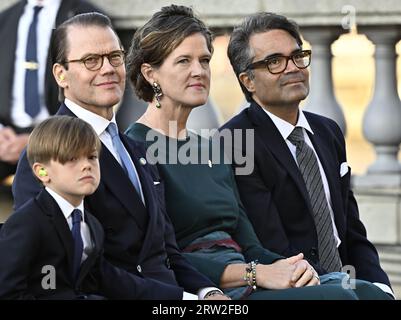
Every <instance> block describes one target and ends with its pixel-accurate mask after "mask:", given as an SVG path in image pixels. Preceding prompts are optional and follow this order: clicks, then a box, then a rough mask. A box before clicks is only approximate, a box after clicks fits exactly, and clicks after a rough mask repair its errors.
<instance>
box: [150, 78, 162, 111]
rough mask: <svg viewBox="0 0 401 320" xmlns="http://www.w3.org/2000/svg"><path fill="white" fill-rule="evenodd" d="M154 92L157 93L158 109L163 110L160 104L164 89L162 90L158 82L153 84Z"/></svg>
mask: <svg viewBox="0 0 401 320" xmlns="http://www.w3.org/2000/svg"><path fill="white" fill-rule="evenodd" d="M152 88H153V92H154V93H155V98H156V108H161V106H162V105H161V104H160V98H161V97H162V96H163V92H162V88H160V85H159V84H158V83H157V82H153V86H152Z"/></svg>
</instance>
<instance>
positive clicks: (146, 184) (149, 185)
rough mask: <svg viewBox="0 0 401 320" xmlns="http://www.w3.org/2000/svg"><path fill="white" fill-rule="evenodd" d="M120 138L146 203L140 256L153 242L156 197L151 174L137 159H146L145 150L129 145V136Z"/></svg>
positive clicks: (130, 143) (155, 220)
mask: <svg viewBox="0 0 401 320" xmlns="http://www.w3.org/2000/svg"><path fill="white" fill-rule="evenodd" d="M120 138H121V140H122V142H123V144H124V145H125V148H126V149H127V150H128V153H129V154H130V157H131V159H132V161H133V162H134V165H135V168H136V171H137V172H138V176H139V180H140V181H141V185H142V192H143V196H144V198H145V203H146V209H147V210H146V211H147V214H148V220H147V221H148V224H147V230H146V232H145V238H144V241H143V246H142V249H141V256H142V253H143V252H147V250H148V246H149V245H150V244H151V243H152V242H153V241H152V240H151V237H152V236H153V230H155V224H156V222H157V219H156V213H157V212H158V211H157V199H156V198H155V193H154V184H153V180H152V176H151V175H150V174H147V173H146V171H147V170H148V169H147V168H148V167H147V166H148V164H142V163H141V162H140V161H139V159H141V158H143V159H146V151H145V149H143V152H144V153H141V152H140V150H139V149H138V148H133V147H131V145H132V142H130V141H129V138H128V137H126V136H125V135H122V134H120Z"/></svg>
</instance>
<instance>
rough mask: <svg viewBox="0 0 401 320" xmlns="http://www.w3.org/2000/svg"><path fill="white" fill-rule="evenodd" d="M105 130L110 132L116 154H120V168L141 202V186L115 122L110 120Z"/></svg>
mask: <svg viewBox="0 0 401 320" xmlns="http://www.w3.org/2000/svg"><path fill="white" fill-rule="evenodd" d="M107 132H108V133H109V134H110V136H111V138H112V140H113V146H114V149H115V150H116V151H117V153H118V155H119V156H120V159H121V166H122V168H123V169H124V171H125V173H126V174H127V175H128V177H129V179H130V180H131V182H132V184H133V185H134V187H135V189H136V191H137V192H138V195H139V197H140V198H141V199H142V202H143V196H142V192H141V186H140V184H139V181H138V177H137V175H136V169H135V166H134V165H133V163H132V162H131V160H130V158H129V155H128V153H127V151H126V150H125V148H124V145H123V143H122V141H121V139H120V135H119V134H118V130H117V126H116V124H115V123H113V122H110V124H109V126H108V127H107Z"/></svg>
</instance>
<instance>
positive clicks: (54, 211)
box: [37, 190, 74, 275]
mask: <svg viewBox="0 0 401 320" xmlns="http://www.w3.org/2000/svg"><path fill="white" fill-rule="evenodd" d="M37 200H38V203H39V205H40V206H41V207H42V210H43V212H44V213H45V214H46V215H47V216H48V217H49V219H50V221H51V223H52V224H53V225H54V228H55V229H56V231H57V233H58V234H59V236H60V240H61V242H62V243H63V246H64V249H65V251H66V253H67V260H68V267H69V270H70V274H71V275H72V264H73V254H74V241H73V239H72V234H71V230H70V228H69V226H68V223H67V220H66V219H65V217H64V215H63V213H62V212H61V209H60V207H59V206H58V204H57V202H56V201H55V200H54V199H53V198H52V196H51V195H50V194H49V193H48V192H47V191H46V190H42V191H41V192H40V193H39V195H38V196H37Z"/></svg>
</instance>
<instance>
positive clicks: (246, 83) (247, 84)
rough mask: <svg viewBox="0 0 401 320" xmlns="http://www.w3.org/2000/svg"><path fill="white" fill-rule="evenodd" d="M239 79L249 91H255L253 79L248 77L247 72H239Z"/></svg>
mask: <svg viewBox="0 0 401 320" xmlns="http://www.w3.org/2000/svg"><path fill="white" fill-rule="evenodd" d="M238 78H239V81H241V83H242V85H243V86H244V87H245V88H246V89H247V90H248V91H249V92H251V93H253V92H255V84H254V81H253V80H252V79H251V78H250V77H249V74H248V72H241V73H240V74H239V76H238Z"/></svg>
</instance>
